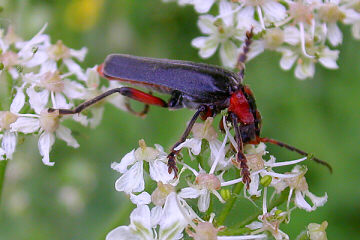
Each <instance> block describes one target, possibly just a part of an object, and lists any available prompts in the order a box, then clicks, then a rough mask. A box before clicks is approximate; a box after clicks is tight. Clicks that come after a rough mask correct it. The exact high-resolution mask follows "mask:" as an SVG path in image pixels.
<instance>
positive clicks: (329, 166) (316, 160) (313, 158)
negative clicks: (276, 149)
mask: <svg viewBox="0 0 360 240" xmlns="http://www.w3.org/2000/svg"><path fill="white" fill-rule="evenodd" d="M260 142H264V143H265V142H267V143H272V144H275V145H278V146H280V147H284V148H286V149H288V150H290V151H293V152H297V153H299V154H300V155H303V156H311V155H310V154H309V153H307V152H304V151H302V150H300V149H298V148H296V147H293V146H290V145H288V144H286V143H283V142H280V141H278V140H275V139H271V138H260ZM310 159H311V160H314V161H315V162H317V163H320V164H321V165H324V166H325V167H327V168H328V169H329V171H330V173H332V167H331V165H330V164H329V163H327V162H325V161H323V160H320V159H318V158H316V157H311V158H310Z"/></svg>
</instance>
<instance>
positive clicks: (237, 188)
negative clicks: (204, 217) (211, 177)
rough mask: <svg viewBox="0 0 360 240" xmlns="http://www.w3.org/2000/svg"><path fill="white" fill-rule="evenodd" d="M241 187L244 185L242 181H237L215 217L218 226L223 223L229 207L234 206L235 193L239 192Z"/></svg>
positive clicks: (229, 209)
mask: <svg viewBox="0 0 360 240" xmlns="http://www.w3.org/2000/svg"><path fill="white" fill-rule="evenodd" d="M243 187H244V184H243V183H242V182H239V183H237V184H236V185H235V186H234V187H233V189H232V194H231V197H230V199H229V200H228V201H227V202H226V204H225V207H224V208H223V210H222V211H221V213H220V215H219V217H218V219H217V224H218V225H219V226H221V225H223V224H224V222H225V219H226V217H227V216H228V214H229V213H230V211H231V209H232V208H233V206H234V203H235V200H236V198H237V195H238V194H239V193H240V191H241V190H242V189H243Z"/></svg>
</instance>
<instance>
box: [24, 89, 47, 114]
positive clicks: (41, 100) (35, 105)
mask: <svg viewBox="0 0 360 240" xmlns="http://www.w3.org/2000/svg"><path fill="white" fill-rule="evenodd" d="M26 93H27V95H28V96H29V103H30V105H31V108H32V109H34V110H35V112H36V113H37V114H40V113H41V111H42V110H43V109H44V108H45V106H46V104H47V103H48V101H49V91H48V90H46V89H45V90H42V91H41V92H37V91H35V89H34V88H33V87H30V88H28V89H26Z"/></svg>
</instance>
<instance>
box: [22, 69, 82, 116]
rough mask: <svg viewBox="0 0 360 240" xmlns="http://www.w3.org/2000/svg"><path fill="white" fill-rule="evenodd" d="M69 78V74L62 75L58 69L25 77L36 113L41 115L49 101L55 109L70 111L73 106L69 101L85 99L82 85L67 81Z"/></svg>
mask: <svg viewBox="0 0 360 240" xmlns="http://www.w3.org/2000/svg"><path fill="white" fill-rule="evenodd" d="M67 76H68V74H64V75H60V73H59V71H58V70H56V68H54V69H49V71H46V72H44V73H39V74H34V73H27V74H25V75H24V77H23V79H24V81H25V82H26V83H28V84H29V85H30V86H29V87H28V88H27V90H26V93H27V95H28V96H29V102H30V105H31V107H32V108H33V109H34V110H35V112H36V113H38V114H39V113H40V112H41V110H42V109H44V108H45V106H46V105H47V104H48V102H49V100H50V101H51V106H52V107H53V108H55V109H56V108H66V109H69V108H71V107H72V106H73V104H72V103H71V102H69V101H68V100H67V99H69V100H70V101H72V100H74V99H82V98H83V96H84V91H85V89H84V87H83V86H82V85H81V84H80V83H77V82H75V81H70V80H69V79H66V77H67ZM35 89H38V90H37V91H36V90H35Z"/></svg>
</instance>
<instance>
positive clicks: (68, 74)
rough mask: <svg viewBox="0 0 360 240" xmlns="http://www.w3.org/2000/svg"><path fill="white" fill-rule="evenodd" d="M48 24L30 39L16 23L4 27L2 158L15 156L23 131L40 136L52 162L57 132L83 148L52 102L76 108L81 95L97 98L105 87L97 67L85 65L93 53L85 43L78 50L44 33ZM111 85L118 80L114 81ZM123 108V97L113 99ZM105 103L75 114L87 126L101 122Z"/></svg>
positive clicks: (0, 40)
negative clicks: (23, 36) (18, 30)
mask: <svg viewBox="0 0 360 240" xmlns="http://www.w3.org/2000/svg"><path fill="white" fill-rule="evenodd" d="M45 28H46V25H45V26H44V27H43V28H42V29H41V30H40V31H39V32H38V33H37V34H36V35H35V36H34V37H33V38H32V39H30V40H28V41H26V40H22V39H21V38H20V37H19V36H17V35H16V33H15V32H14V30H13V28H12V27H9V28H8V30H7V31H6V32H5V31H4V30H1V32H0V68H1V70H0V74H1V84H2V87H1V88H2V89H9V91H8V92H4V91H2V92H1V94H2V99H6V98H9V99H11V101H10V102H6V101H1V109H0V110H1V111H0V133H1V135H0V139H1V148H0V159H1V160H4V159H11V158H12V156H13V153H14V151H15V149H16V145H17V142H18V137H19V135H20V136H24V135H37V136H39V141H38V148H39V152H40V154H41V156H42V161H43V163H44V164H46V165H49V166H52V165H54V162H52V161H50V158H49V154H50V151H51V147H52V145H53V144H54V142H55V139H56V137H57V138H59V139H61V140H63V141H65V142H66V143H67V145H69V146H71V147H74V148H77V147H79V144H78V142H77V141H76V139H75V138H73V137H72V135H71V130H70V129H68V128H67V127H65V126H63V125H62V124H61V122H62V121H63V120H64V119H65V118H60V116H59V113H58V112H57V111H55V112H51V113H50V112H48V108H71V107H73V106H74V105H75V104H76V103H78V101H83V100H87V99H90V98H93V97H95V96H97V95H98V94H100V93H101V92H103V91H105V90H106V89H107V87H104V86H103V87H101V88H100V79H99V75H98V74H97V72H96V69H95V67H94V68H88V69H86V70H84V69H82V68H81V67H80V65H79V64H78V63H77V62H78V61H80V62H81V61H83V59H84V58H85V55H86V53H87V49H86V48H85V47H84V48H82V49H80V50H74V49H71V48H68V47H67V46H65V45H64V44H63V43H62V41H57V42H56V43H54V44H53V43H51V41H50V37H49V36H48V35H46V34H44V31H45ZM110 85H111V86H108V87H110V88H115V87H117V86H120V85H118V83H116V82H112V83H111V84H110ZM108 101H109V102H112V103H114V105H115V106H117V107H119V108H123V105H122V104H123V103H124V101H123V97H122V96H113V97H112V98H109V99H108ZM102 113H103V107H102V105H101V104H100V105H99V104H98V105H97V106H96V107H94V108H92V109H91V113H90V114H88V115H83V114H80V115H76V116H70V117H72V118H73V119H74V120H75V121H78V122H80V123H81V124H83V125H85V126H88V125H89V126H91V127H94V126H96V125H97V124H98V123H99V122H100V120H101V117H102Z"/></svg>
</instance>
